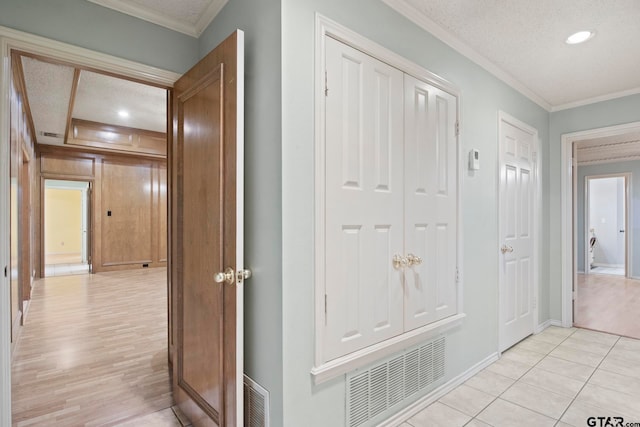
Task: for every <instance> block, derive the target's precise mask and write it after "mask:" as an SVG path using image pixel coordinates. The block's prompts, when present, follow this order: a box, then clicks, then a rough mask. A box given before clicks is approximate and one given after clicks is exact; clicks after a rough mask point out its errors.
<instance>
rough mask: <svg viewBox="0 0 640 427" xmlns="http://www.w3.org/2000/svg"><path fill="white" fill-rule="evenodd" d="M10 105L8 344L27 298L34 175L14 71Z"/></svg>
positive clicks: (28, 125) (25, 112) (25, 106)
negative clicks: (9, 310)
mask: <svg viewBox="0 0 640 427" xmlns="http://www.w3.org/2000/svg"><path fill="white" fill-rule="evenodd" d="M13 72H14V78H13V79H12V82H11V105H10V116H11V118H10V128H11V129H10V161H9V165H10V166H9V169H10V171H9V173H10V177H11V179H10V182H11V189H10V193H11V194H10V205H11V206H10V216H11V220H10V222H11V231H10V236H11V237H10V238H11V242H10V247H11V319H12V322H13V331H12V341H14V339H15V336H16V334H17V328H18V327H19V326H20V325H21V324H22V322H23V320H24V319H23V312H24V308H25V302H26V301H29V299H30V298H31V282H32V280H31V279H32V271H33V265H34V257H33V245H34V233H33V223H34V222H33V218H34V217H33V210H32V206H33V195H34V194H35V181H36V179H35V172H34V167H33V164H34V162H33V160H34V158H35V157H34V144H33V138H32V133H31V132H32V130H31V129H32V127H31V123H30V122H29V120H28V117H29V115H28V110H29V106H28V103H27V102H26V101H25V99H24V97H23V96H22V93H23V90H22V88H23V82H22V80H21V79H19V78H17V77H19V73H18V70H16V69H14V70H13Z"/></svg>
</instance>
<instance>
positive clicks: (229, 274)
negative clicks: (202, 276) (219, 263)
mask: <svg viewBox="0 0 640 427" xmlns="http://www.w3.org/2000/svg"><path fill="white" fill-rule="evenodd" d="M235 276H236V275H235V272H234V271H233V268H231V267H228V268H227V269H226V270H225V271H221V272H219V273H216V275H215V276H213V280H215V282H216V283H225V282H226V283H228V284H229V285H232V284H233V280H234V279H235Z"/></svg>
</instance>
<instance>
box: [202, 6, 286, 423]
mask: <svg viewBox="0 0 640 427" xmlns="http://www.w3.org/2000/svg"><path fill="white" fill-rule="evenodd" d="M237 28H239V29H241V30H243V31H244V33H245V51H246V52H245V67H246V69H245V159H244V160H245V162H244V167H245V210H244V212H245V221H244V226H245V265H246V266H247V267H250V268H251V269H252V270H253V277H252V278H251V279H250V280H248V281H246V282H245V283H244V285H243V286H244V292H245V305H244V310H245V318H244V321H245V329H244V333H245V340H244V344H245V352H244V357H245V372H246V373H247V375H249V376H250V377H251V378H253V379H254V380H255V381H257V382H258V383H259V384H261V385H262V386H263V387H265V388H266V389H267V390H269V391H270V393H271V408H270V409H271V422H272V425H273V426H280V425H282V203H281V201H282V193H281V183H282V181H281V175H282V164H281V152H282V150H281V139H282V126H281V123H282V113H281V111H282V110H281V105H282V101H281V100H282V96H281V93H282V91H281V80H280V76H281V55H280V42H281V38H280V1H279V0H260V1H255V0H231V1H229V3H227V5H226V6H225V7H224V8H223V9H222V11H221V12H220V14H219V15H218V16H217V17H216V18H215V20H214V21H213V22H212V23H211V25H209V27H208V28H207V29H206V30H205V32H204V33H203V34H202V36H201V37H200V56H201V57H202V56H204V55H206V54H207V53H208V52H209V51H210V50H211V49H213V48H214V47H215V46H216V45H217V44H218V43H220V42H221V41H222V40H224V39H225V38H226V37H227V36H228V35H229V34H231V33H232V32H233V31H235V30H236V29H237Z"/></svg>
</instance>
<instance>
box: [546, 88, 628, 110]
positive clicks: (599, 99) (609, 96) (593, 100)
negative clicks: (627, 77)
mask: <svg viewBox="0 0 640 427" xmlns="http://www.w3.org/2000/svg"><path fill="white" fill-rule="evenodd" d="M639 93H640V87H636V88H633V89H627V90H623V91H620V92H614V93H609V94H606V95H600V96H595V97H593V98H587V99H583V100H580V101H574V102H569V103H566V104H562V105H557V106H555V107H552V108H551V112H552V113H555V112H557V111H562V110H569V109H571V108H576V107H583V106H585V105H589V104H596V103H598V102H603V101H610V100H612V99H617V98H624V97H625V96H630V95H637V94H639Z"/></svg>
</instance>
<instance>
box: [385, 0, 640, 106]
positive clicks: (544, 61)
mask: <svg viewBox="0 0 640 427" xmlns="http://www.w3.org/2000/svg"><path fill="white" fill-rule="evenodd" d="M383 1H385V3H387V4H388V5H389V6H391V7H393V8H395V9H397V10H398V11H399V12H401V13H403V14H405V15H406V16H407V17H409V19H412V20H413V21H415V22H416V23H417V24H418V25H421V26H422V27H424V28H426V29H427V30H429V31H430V32H432V33H434V34H435V35H436V36H438V37H439V38H441V39H442V40H443V41H445V42H446V43H448V44H450V45H451V46H453V47H454V48H456V49H458V50H460V51H462V52H463V53H464V54H466V55H467V56H469V57H471V58H472V59H474V60H475V61H476V62H478V63H479V64H480V65H482V66H484V67H485V68H487V69H489V70H490V71H492V72H494V74H496V75H498V77H500V78H502V79H503V80H506V81H507V82H508V83H510V84H512V85H513V86H515V87H516V88H517V89H519V90H521V91H522V92H523V93H525V94H526V95H528V96H529V97H531V98H532V99H534V100H535V101H536V102H538V103H539V104H541V105H543V106H544V107H546V108H548V109H551V110H558V109H562V108H567V107H570V106H574V105H579V104H584V103H588V102H593V101H596V100H600V99H606V98H613V97H615V96H620V95H623V94H629V93H638V92H640V72H638V64H639V62H638V61H639V60H638V58H640V24H639V23H640V1H638V0H616V1H602V0H535V1H531V0H471V1H470V0H447V1H442V0H383ZM585 29H587V30H595V31H596V32H597V33H596V36H595V37H594V38H593V39H591V40H590V41H588V42H586V43H584V44H580V45H573V46H570V45H567V44H566V43H565V42H564V41H565V40H566V38H567V37H568V36H569V35H571V34H572V33H574V32H576V31H579V30H585Z"/></svg>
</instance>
